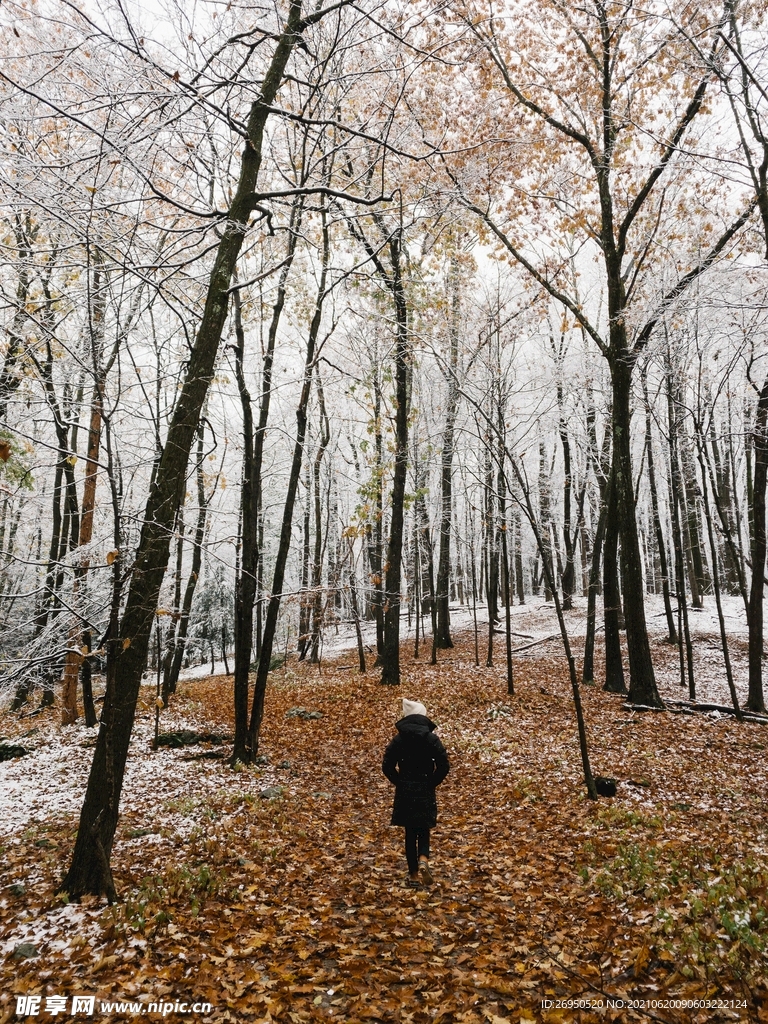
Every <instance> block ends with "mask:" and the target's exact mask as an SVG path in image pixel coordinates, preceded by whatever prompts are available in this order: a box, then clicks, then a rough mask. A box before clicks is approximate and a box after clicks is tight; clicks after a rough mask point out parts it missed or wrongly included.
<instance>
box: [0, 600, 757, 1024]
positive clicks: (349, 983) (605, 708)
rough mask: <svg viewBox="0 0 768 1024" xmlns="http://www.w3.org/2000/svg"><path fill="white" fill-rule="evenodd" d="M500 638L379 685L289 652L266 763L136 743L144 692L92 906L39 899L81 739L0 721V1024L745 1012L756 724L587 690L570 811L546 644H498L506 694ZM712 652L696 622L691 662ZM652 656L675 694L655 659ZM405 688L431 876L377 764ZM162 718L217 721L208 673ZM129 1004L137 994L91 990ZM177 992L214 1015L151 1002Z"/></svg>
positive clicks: (219, 704)
mask: <svg viewBox="0 0 768 1024" xmlns="http://www.w3.org/2000/svg"><path fill="white" fill-rule="evenodd" d="M535 614H536V613H535V612H533V611H532V612H531V615H535ZM525 621H526V620H525V619H524V618H523V617H522V616H521V617H520V618H519V619H518V623H519V624H521V625H520V628H521V629H522V628H523V625H524V623H525ZM516 628H517V627H516ZM532 632H535V630H532ZM502 641H503V638H502V637H499V638H498V643H497V647H496V659H495V660H496V665H495V667H494V668H493V669H488V668H486V667H484V666H483V667H481V668H476V667H475V665H474V646H473V643H472V638H471V636H470V635H469V634H462V635H461V636H460V637H459V639H458V642H457V644H456V646H455V648H454V649H453V650H450V651H443V652H439V663H438V664H437V665H436V666H432V665H430V664H429V651H426V652H425V656H424V657H422V658H420V660H419V661H415V660H414V659H413V650H412V647H411V646H410V645H409V646H408V649H407V650H406V648H405V647H404V648H403V682H402V686H401V687H400V688H399V689H398V690H396V691H395V690H391V689H386V688H383V687H381V686H380V685H379V683H378V673H377V672H376V671H374V670H370V671H369V672H368V673H367V675H365V676H361V675H360V674H359V673H358V672H357V670H356V657H355V656H354V654H353V653H352V652H346V653H341V654H339V655H338V656H336V660H334V661H326V662H325V663H324V664H323V665H321V667H320V669H318V668H317V667H316V666H315V667H313V666H309V665H298V664H297V663H296V661H295V659H289V661H288V662H287V663H286V665H285V666H284V667H283V668H281V669H279V670H277V671H275V672H274V673H273V674H272V676H271V679H270V686H269V690H268V695H267V706H266V716H265V724H264V730H263V737H262V752H263V753H264V754H265V755H266V756H267V758H268V761H267V763H265V764H263V765H260V766H259V767H256V768H251V769H247V770H246V769H243V770H240V771H233V770H232V769H231V768H230V767H228V765H227V762H226V759H225V755H226V752H227V745H226V743H223V744H217V743H215V742H209V743H207V744H204V745H202V746H192V747H190V746H187V747H182V748H179V749H169V748H166V747H163V748H161V749H159V750H157V751H153V750H152V749H151V739H152V736H153V730H154V714H153V710H152V704H153V699H154V693H153V689H152V688H151V687H149V686H148V687H147V688H146V689H145V690H144V691H142V697H143V700H144V703H143V706H142V711H141V713H140V717H139V720H138V721H137V725H136V729H135V733H134V739H133V742H132V747H131V754H130V757H129V770H128V774H127V777H126V782H125V789H124V799H123V804H122V814H121V819H120V823H119V827H118V832H117V835H116V841H115V848H114V853H113V858H112V864H113V868H114V874H115V881H116V885H117V889H118V892H119V893H120V896H121V902H120V903H118V904H116V905H114V906H107V905H106V904H105V902H104V901H101V900H98V899H96V898H90V899H85V900H83V901H82V903H80V904H66V903H64V902H62V900H61V899H60V898H58V897H56V896H55V889H56V885H57V883H58V881H59V880H60V878H61V876H62V874H63V872H64V870H65V868H66V866H67V863H68V859H69V857H70V855H71V851H72V845H73V839H74V833H75V830H76V827H77V814H78V809H79V805H80V802H81V800H82V794H83V787H84V783H85V779H86V777H87V771H88V767H89V759H90V756H91V751H92V746H93V743H94V734H93V732H92V731H90V730H87V729H85V728H84V727H75V728H70V729H68V730H62V729H60V728H59V727H58V725H57V724H56V718H57V715H56V712H55V709H53V710H50V711H47V712H45V713H43V714H41V715H40V716H38V717H36V718H31V719H30V718H27V719H18V718H15V717H12V716H10V715H5V716H4V719H3V721H2V732H3V733H4V735H5V737H6V739H7V741H8V742H18V743H22V744H26V745H28V746H30V747H32V748H33V749H32V752H31V753H30V754H29V755H28V756H26V757H22V758H18V759H16V760H14V761H8V762H5V763H3V764H0V811H2V823H1V824H0V871H1V872H2V886H3V887H2V889H1V890H0V957H1V959H0V972H2V981H3V984H2V985H1V986H0V1024H2V1022H5V1021H7V1020H11V1019H14V1017H15V1015H16V1007H17V1003H16V998H17V996H39V997H41V999H42V1003H41V1005H40V1011H39V1016H38V1019H41V1020H51V1019H54V1020H55V1019H65V1018H66V1019H68V1018H67V1013H66V1012H64V1013H62V1014H59V1015H58V1016H54V1015H53V1014H50V1013H49V1012H47V1011H46V999H47V998H49V997H52V996H68V997H69V996H71V995H88V994H93V995H95V996H96V1006H95V1012H94V1017H95V1018H96V1019H98V1018H100V1017H116V1018H119V1019H128V1018H130V1017H132V1016H135V1015H137V1014H143V1015H144V1016H147V1017H149V1019H155V1018H158V1019H159V1017H160V1014H154V1013H152V1012H147V1010H146V1006H147V1005H148V1004H149V1003H156V1002H161V1003H165V1004H166V1014H167V1016H168V1017H169V1019H173V1020H184V1019H189V1018H192V1019H199V1020H210V1021H227V1020H228V1021H244V1022H254V1024H256V1022H267V1021H275V1022H279V1024H283V1022H286V1024H288V1022H290V1024H299V1022H304V1021H312V1022H314V1021H343V1022H350V1024H355V1022H367V1021H383V1022H388V1021H393V1022H394V1021H403V1022H414V1024H421V1022H427V1021H431V1022H442V1024H451V1022H457V1024H485V1022H489V1024H504V1022H509V1024H526V1022H532V1021H536V1022H539V1021H544V1022H563V1024H566V1022H569V1021H573V1022H583V1024H588V1022H597V1021H634V1020H638V1021H642V1020H653V1021H661V1022H668V1024H672V1022H678V1021H695V1022H705V1021H707V1022H708V1021H768V959H767V950H768V897H767V888H768V820H767V819H766V813H765V810H766V797H767V796H768V793H767V788H768V787H767V785H766V773H765V751H766V749H768V727H766V726H765V725H763V724H758V723H744V724H739V723H738V722H736V721H734V720H733V719H731V718H728V717H722V716H717V715H716V714H715V715H714V716H707V715H704V714H691V715H682V714H672V713H670V712H658V713H655V712H648V713H637V712H633V711H630V710H627V709H626V708H625V706H624V700H623V699H622V698H621V697H616V696H611V695H608V694H605V693H603V692H602V691H601V690H599V689H598V688H596V687H586V688H584V691H583V700H584V707H585V714H586V719H587V727H588V735H589V741H590V746H591V756H592V766H593V770H594V772H595V773H596V774H601V775H606V776H611V777H614V778H615V779H617V780H618V791H617V796H616V797H615V798H613V799H600V800H599V801H598V802H592V801H590V800H589V799H587V797H586V791H585V787H584V784H583V779H582V776H581V764H580V758H579V751H578V744H577V739H576V729H575V720H574V714H573V705H572V700H571V696H570V687H569V682H568V676H567V670H566V666H565V662H564V659H563V657H562V648H561V647H560V646H559V644H558V642H557V641H554V640H553V641H551V642H548V643H542V644H539V645H538V646H535V647H532V648H530V649H529V650H527V651H525V652H521V653H520V654H519V655H518V656H517V657H516V659H515V673H516V674H515V695H514V696H508V695H507V693H506V678H505V675H506V674H505V669H504V664H503V643H502ZM522 643H524V641H521V644H522ZM738 643H741V641H737V644H736V646H737V648H738ZM716 645H717V639H716V637H714V636H709V635H708V634H707V633H706V632H704V633H701V635H700V636H699V637H698V640H697V644H696V658H697V664H700V665H702V666H703V665H704V664H705V663H706V659H707V658H708V657H709V655H710V653H711V651H712V649H713V648H714V647H716ZM653 646H654V661H655V664H656V667H657V672H658V677H659V682H660V686H661V689H662V691H663V692H664V693H666V694H667V695H669V696H677V695H678V694H679V693H680V690H679V686H677V685H676V684H675V683H676V673H677V653H676V650H675V649H674V648H671V647H669V645H667V644H665V643H664V642H663V638H662V637H660V636H657V637H655V639H654V641H653ZM482 653H483V654H484V650H483V652H482ZM743 654H744V651H741V650H737V651H736V658H737V663H738V662H739V659H740V658H742V657H743ZM709 672H710V675H716V674H717V673H716V671H715V669H714V667H712V668H711V669H710V670H709ZM403 696H407V697H409V698H410V699H413V700H417V699H418V700H421V701H423V702H424V703H425V704H426V706H427V708H428V711H429V714H430V716H431V717H432V718H433V719H434V720H435V721H436V722H437V723H438V724H439V734H440V736H441V738H442V740H443V742H444V743H445V745H446V748H447V750H448V752H449V756H450V758H451V765H452V769H451V774H450V775H449V777H448V779H447V780H446V782H445V783H444V784H443V786H441V788H440V790H439V794H438V800H439V804H440V820H439V825H438V828H437V829H435V831H434V833H433V860H432V864H433V871H434V875H435V881H434V884H433V885H432V886H430V887H425V888H422V889H418V890H413V889H409V888H406V887H405V885H404V881H405V875H406V871H405V863H404V857H403V854H402V850H401V843H402V830H400V829H395V828H391V827H390V826H389V824H388V822H389V815H390V810H391V800H392V788H391V787H390V785H389V783H388V782H387V781H386V779H385V778H384V777H383V775H382V774H381V770H380V762H381V754H382V752H383V750H384V747H385V745H386V743H387V741H388V740H389V738H390V737H391V735H392V734H393V723H394V721H395V720H396V719H397V718H398V717H399V715H400V700H401V697H403ZM310 712H316V713H319V717H308V716H307V714H305V713H310ZM162 718H163V720H162V723H161V729H162V731H163V732H169V731H171V730H179V729H182V728H186V729H196V730H199V731H209V732H212V733H216V734H219V735H225V736H226V735H231V730H232V712H231V681H230V680H228V679H226V678H223V677H208V678H203V679H190V680H186V681H184V682H183V683H182V685H181V687H180V692H179V693H178V694H177V695H176V697H175V699H174V702H173V705H172V707H171V709H169V710H168V711H166V712H164V713H163V716H162ZM129 1000H130V1001H135V1002H136V1003H137V1004H138V1003H141V1004H144V1007H145V1008H144V1009H142V1007H141V1006H138V1005H137V1006H134V1007H133V1008H131V1007H129V1006H127V1005H126V1006H125V1007H124V1008H123V1009H122V1010H119V1009H116V1008H115V1007H114V1006H113V1007H112V1008H110V1009H107V1008H106V1007H105V1006H104V1004H105V1003H107V1002H109V1003H116V1002H118V1001H129ZM182 1002H187V1003H189V1004H192V1003H200V1002H207V1003H210V1004H211V1006H212V1009H211V1010H210V1011H208V1012H205V1013H198V1014H197V1015H195V1013H193V1012H189V1011H188V1012H187V1013H186V1014H182V1013H180V1012H178V1013H177V1012H176V1010H175V1009H173V1010H170V1011H169V1010H168V1009H167V1004H179V1003H182ZM622 1003H623V1005H622ZM51 1005H52V1004H51ZM68 1009H69V1006H68ZM17 1019H32V1018H25V1017H22V1018H17Z"/></svg>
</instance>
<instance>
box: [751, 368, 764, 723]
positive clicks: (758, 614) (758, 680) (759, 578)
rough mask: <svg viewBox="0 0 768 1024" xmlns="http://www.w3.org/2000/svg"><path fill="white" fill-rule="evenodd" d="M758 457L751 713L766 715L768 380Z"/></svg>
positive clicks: (756, 433)
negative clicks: (764, 596)
mask: <svg viewBox="0 0 768 1024" xmlns="http://www.w3.org/2000/svg"><path fill="white" fill-rule="evenodd" d="M751 442H752V447H753V449H754V455H755V467H754V477H753V482H752V515H751V521H752V545H751V546H752V552H751V553H752V582H751V585H750V589H749V619H748V624H749V696H748V698H747V708H748V709H749V710H750V711H760V712H763V711H765V701H764V697H763V591H764V589H765V555H766V529H765V504H766V502H765V494H766V483H767V482H768V376H766V378H765V381H764V383H763V386H762V389H761V390H760V392H759V396H758V401H757V409H756V410H755V422H754V426H753V427H752V437H751Z"/></svg>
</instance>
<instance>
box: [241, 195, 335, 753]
mask: <svg viewBox="0 0 768 1024" xmlns="http://www.w3.org/2000/svg"><path fill="white" fill-rule="evenodd" d="M321 218H322V236H323V243H322V244H323V248H322V269H321V272H320V281H319V283H318V289H317V299H316V300H315V311H314V314H313V316H312V322H311V324H310V326H309V336H308V338H307V351H306V355H305V359H304V381H303V384H302V388H301V396H300V398H299V404H298V407H297V409H296V441H295V443H294V446H293V460H292V462H291V471H290V474H289V476H288V493H287V494H286V498H285V505H284V507H283V520H282V524H281V527H280V542H279V544H278V548H277V556H276V558H275V570H274V575H273V579H272V593H271V594H270V597H269V601H268V602H267V615H266V619H265V621H264V635H263V636H262V638H261V653H260V654H259V663H258V665H257V667H256V683H255V686H254V693H253V705H252V707H251V718H250V722H249V725H248V747H247V751H246V753H247V756H248V760H249V761H253V759H254V758H255V757H256V756H257V755H258V753H259V739H260V736H261V723H262V720H263V718H264V698H265V696H266V692H267V678H268V676H269V665H270V662H271V661H272V648H273V646H274V642H275V634H276V632H277V617H278V614H279V612H280V602H281V601H282V597H283V581H284V579H285V567H286V564H287V562H288V552H289V550H290V547H291V531H292V528H293V507H294V504H295V501H296V491H297V490H298V486H299V477H300V475H301V463H302V460H303V456H304V440H305V438H306V434H307V409H308V407H309V396H310V392H311V389H312V378H313V376H314V373H315V351H316V349H317V340H318V337H319V335H320V324H321V322H322V318H323V306H324V304H325V297H326V282H327V280H328V264H329V262H330V237H329V231H328V217H327V212H326V209H325V206H323V207H322V208H321Z"/></svg>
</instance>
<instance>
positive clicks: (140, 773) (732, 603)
mask: <svg viewBox="0 0 768 1024" xmlns="http://www.w3.org/2000/svg"><path fill="white" fill-rule="evenodd" d="M510 611H511V620H512V630H513V634H514V635H513V643H514V648H513V649H514V651H515V658H517V659H520V658H526V659H527V658H538V657H546V658H548V659H557V658H559V657H560V656H561V655H562V644H561V641H560V635H559V630H558V624H557V618H556V615H555V610H554V606H553V605H551V604H545V603H544V601H543V600H541V599H540V598H531V599H529V601H528V603H527V604H525V605H514V606H513V607H512V608H511V610H510ZM646 612H647V619H648V627H649V631H650V633H651V636H652V643H653V654H654V660H655V664H656V668H657V681H658V684H659V689H660V690H661V692H662V695H663V696H665V697H667V698H672V699H674V698H680V697H683V698H685V697H687V690H684V689H681V687H680V677H679V662H678V651H677V648H673V647H670V646H669V645H667V644H665V643H664V637H665V636H666V620H665V617H664V608H663V604H662V601H661V598H656V597H650V598H649V599H648V601H647V604H646ZM724 612H725V618H726V624H727V628H728V634H729V639H730V655H731V662H732V666H733V674H734V680H735V683H736V687H737V692H738V696H739V700H740V701H741V702H742V703H744V702H745V701H746V694H747V656H746V655H747V648H746V643H747V627H746V616H745V613H744V607H743V604H742V603H741V601H740V600H739V599H738V598H724ZM689 617H690V623H691V630H692V633H693V636H694V659H695V666H696V684H697V698H698V700H699V701H701V702H706V703H715V704H725V705H729V704H730V695H729V691H728V687H727V682H726V676H725V670H724V665H723V655H722V649H721V646H720V633H719V626H718V621H717V611H716V607H715V602H714V600H713V599H712V598H708V599H707V602H706V606H705V608H704V609H703V610H702V611H690V612H689ZM566 620H567V626H568V630H569V634H570V636H571V638H572V640H573V642H574V643H573V647H574V652H575V654H576V657H577V661H578V659H579V656H580V640H583V637H584V634H585V630H586V602H585V601H583V600H579V601H577V602H576V607H575V608H574V610H573V611H570V612H567V613H566ZM477 621H478V632H479V644H480V656H481V666H482V665H484V662H485V646H486V643H487V634H488V621H487V617H486V613H485V608H484V607H481V606H478V609H477ZM599 621H600V620H599V619H598V622H599ZM424 623H425V626H426V630H427V635H426V638H425V646H424V648H423V652H424V654H426V652H427V651H428V650H429V643H430V636H429V629H430V625H429V619H428V617H426V616H425V619H424ZM502 624H503V616H502ZM451 627H452V631H453V633H454V635H455V636H456V637H464V638H466V637H468V636H469V637H471V636H472V631H473V629H474V616H473V612H472V609H471V607H470V608H468V607H467V606H464V607H461V606H458V605H457V606H452V608H451ZM414 636H415V620H414V619H412V620H411V622H410V625H409V623H408V621H407V618H406V617H405V616H404V617H403V621H402V637H403V641H404V642H406V643H409V642H410V643H412V642H413V640H414ZM363 639H364V643H365V645H366V648H367V650H368V652H369V653H370V652H371V651H372V649H373V646H374V645H375V639H376V632H375V626H374V624H372V623H365V624H364V625H363ZM356 643H357V641H356V636H355V628H354V624H353V623H346V622H344V623H339V624H338V625H336V624H334V625H331V626H330V627H328V629H327V631H326V636H325V638H324V642H323V646H322V657H323V658H324V659H331V658H333V659H336V658H340V657H343V656H344V655H345V654H351V653H353V652H354V650H355V648H356ZM597 645H598V652H599V648H600V636H599V634H598V640H597ZM495 650H496V661H497V664H499V663H500V659H502V658H503V636H502V634H501V633H497V634H496V636H495ZM451 656H452V655H451V654H450V652H441V653H440V657H441V658H446V657H451ZM230 667H231V662H230ZM216 668H217V672H219V673H222V674H223V672H224V665H223V663H222V664H220V665H217V666H216ZM209 671H210V664H206V665H202V666H198V667H197V668H194V669H189V670H187V671H186V672H185V673H184V674H183V675H184V677H185V678H187V679H192V678H198V677H201V676H205V675H208V674H209ZM481 671H482V669H481ZM154 686H155V683H154V680H153V679H148V680H147V683H146V688H145V692H144V693H143V694H142V702H143V711H142V709H140V715H139V718H138V720H137V723H136V726H135V729H134V735H133V739H132V748H133V749H134V750H137V751H138V750H139V749H141V750H146V749H148V747H149V745H150V741H151V738H152V734H153V722H152V716H151V714H150V709H151V707H152V704H153V700H154ZM11 721H13V728H12V729H11V728H9V726H5V727H4V729H3V728H2V727H0V732H3V731H7V732H8V733H12V734H13V741H14V742H17V743H22V744H23V745H25V746H28V747H30V748H32V749H33V750H34V756H33V757H23V758H17V759H15V760H12V761H6V762H4V763H0V841H5V843H9V842H10V843H13V844H16V845H19V844H21V843H22V841H23V839H22V834H23V832H24V830H25V829H26V828H29V827H30V826H34V825H38V824H40V823H43V822H46V821H50V820H51V819H54V818H58V819H62V818H67V819H71V820H72V821H73V822H74V820H75V818H76V815H77V812H78V811H79V808H80V806H81V805H82V800H83V794H84V792H85V784H86V781H87V777H88V770H89V768H90V763H91V758H92V754H93V744H94V742H95V733H96V729H93V730H89V729H87V728H86V727H85V726H84V725H78V726H76V727H75V728H74V729H67V730H62V729H60V728H59V727H57V726H56V725H54V724H53V723H52V721H51V720H49V721H48V723H47V724H42V719H36V718H29V719H25V720H22V721H21V722H20V721H17V720H16V719H15V718H13V719H11V718H10V716H9V717H8V718H7V719H6V722H9V723H10V722H11ZM36 723H39V724H36ZM24 724H26V725H28V726H29V728H28V730H26V731H25V730H24V729H23V725H24ZM215 725H216V723H211V722H210V721H208V720H207V717H206V714H205V709H202V708H201V709H200V712H199V718H198V717H197V716H196V715H194V714H193V715H190V714H186V715H185V716H179V715H177V714H174V713H173V709H171V711H170V712H168V713H166V714H164V715H163V721H162V725H161V728H162V730H163V731H169V730H170V729H176V730H177V729H204V728H208V729H210V728H213V727H215ZM20 726H22V728H20ZM220 728H221V730H222V731H226V726H225V724H224V723H222V724H221V726H220ZM177 757H178V752H177V751H171V750H168V749H162V748H161V749H160V750H158V751H155V752H154V753H153V754H152V756H151V757H129V759H128V767H127V775H126V782H125V787H124V793H125V799H124V801H123V803H122V807H121V812H122V814H124V815H125V814H130V812H131V810H132V801H134V800H135V801H139V802H141V801H142V800H145V799H146V793H147V792H148V791H151V789H152V786H153V784H154V780H156V779H157V778H158V776H159V774H162V775H163V776H164V777H165V778H166V779H168V778H169V777H170V778H171V779H172V778H173V775H174V766H175V764H176V759H177ZM268 774H269V772H268V771H265V772H264V778H263V779H262V784H263V785H264V786H268V785H270V784H271V780H270V779H269V778H267V777H266V776H267V775H268ZM219 784H220V783H219V781H218V780H217V779H216V777H215V773H214V772H212V771H211V770H210V762H207V763H206V762H205V761H199V762H190V763H189V764H188V766H187V768H186V769H185V773H184V781H183V782H179V784H178V786H177V787H176V788H175V789H174V788H173V785H172V786H171V789H172V792H170V793H168V792H167V791H166V789H167V786H166V784H165V783H164V796H165V799H166V801H167V800H168V799H171V800H172V799H174V798H178V799H181V798H183V796H184V795H185V794H189V793H191V792H195V793H203V792H205V791H206V790H207V789H209V788H211V787H213V788H215V787H217V786H218V785H219ZM177 790H178V792H177ZM176 826H177V827H178V830H179V835H181V834H182V832H183V830H184V829H185V828H187V827H188V819H187V818H186V817H184V816H183V815H179V816H178V821H177V822H176V825H175V826H174V827H176ZM155 841H156V840H155V839H154V838H153V837H152V836H147V837H144V838H142V839H141V842H144V843H151V842H155Z"/></svg>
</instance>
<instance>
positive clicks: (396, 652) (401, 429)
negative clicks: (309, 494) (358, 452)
mask: <svg viewBox="0 0 768 1024" xmlns="http://www.w3.org/2000/svg"><path fill="white" fill-rule="evenodd" d="M389 253H390V260H391V263H392V276H391V284H390V289H391V292H392V298H393V300H394V303H395V316H396V320H397V338H396V342H395V402H396V406H397V408H396V414H395V471H394V474H393V477H392V515H391V519H390V524H389V543H388V544H387V567H386V581H385V591H386V592H385V601H386V604H385V606H384V657H383V659H382V673H381V682H382V683H384V684H385V685H389V686H397V685H399V683H400V575H401V564H402V557H403V525H404V521H405V483H406V473H407V469H408V358H409V354H408V349H409V345H408V307H407V304H406V298H405V289H404V287H403V279H402V273H401V241H400V238H399V237H397V236H394V235H393V236H392V237H391V238H390V242H389Z"/></svg>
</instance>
